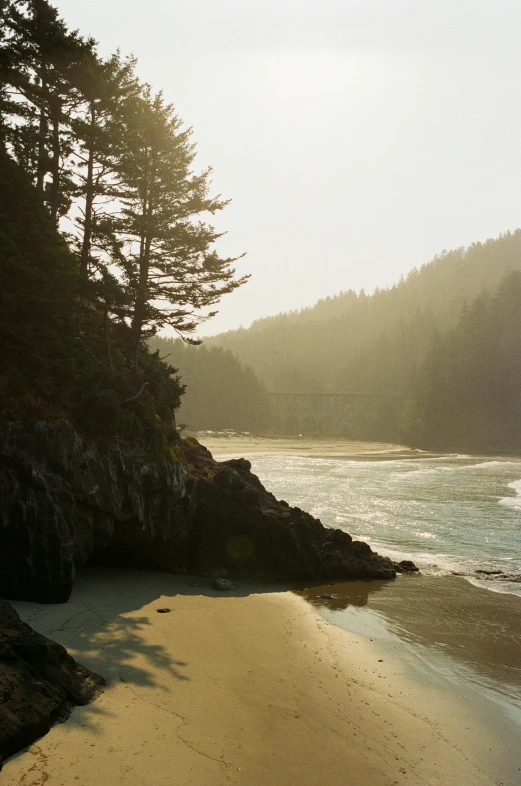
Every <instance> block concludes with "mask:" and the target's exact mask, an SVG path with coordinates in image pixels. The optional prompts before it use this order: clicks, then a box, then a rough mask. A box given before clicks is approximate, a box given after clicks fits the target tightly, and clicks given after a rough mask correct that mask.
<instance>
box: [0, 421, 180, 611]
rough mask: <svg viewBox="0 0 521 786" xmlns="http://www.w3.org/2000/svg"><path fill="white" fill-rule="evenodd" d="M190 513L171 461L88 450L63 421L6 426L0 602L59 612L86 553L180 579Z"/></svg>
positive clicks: (116, 449)
mask: <svg viewBox="0 0 521 786" xmlns="http://www.w3.org/2000/svg"><path fill="white" fill-rule="evenodd" d="M189 507H190V501H189V499H188V497H187V494H186V486H185V470H184V467H183V465H182V464H181V463H180V462H179V461H177V462H176V461H174V460H170V459H166V458H165V459H161V460H156V461H150V460H148V459H147V458H146V457H145V456H144V455H143V453H142V452H141V451H139V450H137V449H135V448H133V447H132V446H129V445H126V444H123V443H122V444H114V445H112V446H110V447H108V448H106V449H104V450H103V452H101V451H98V450H95V449H89V448H88V447H86V446H85V445H84V443H83V442H82V440H81V439H80V437H79V436H78V434H76V432H75V431H74V430H73V429H72V428H71V427H70V426H69V424H68V423H67V422H66V421H64V420H59V421H54V422H42V423H38V424H37V425H36V426H35V427H33V428H29V427H25V426H23V425H20V424H12V425H11V426H10V428H9V429H8V430H7V431H5V432H4V433H3V434H2V435H1V436H0V596H3V597H4V598H8V599H14V598H16V599H19V600H36V601H38V602H40V603H61V602H65V601H66V600H67V599H68V598H69V595H70V592H71V588H72V584H73V582H74V576H75V573H76V569H77V567H79V566H81V565H83V564H85V562H87V561H88V560H89V559H90V558H91V557H92V555H93V554H94V553H99V554H104V555H105V557H106V559H107V561H109V562H110V563H111V564H121V565H126V564H129V565H133V566H137V567H147V568H163V569H164V570H177V569H181V568H182V567H183V564H184V562H185V559H184V554H183V544H184V542H185V541H186V533H187V527H188V515H187V514H188V512H189Z"/></svg>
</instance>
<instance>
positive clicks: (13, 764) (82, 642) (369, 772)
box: [0, 569, 517, 786]
mask: <svg viewBox="0 0 521 786" xmlns="http://www.w3.org/2000/svg"><path fill="white" fill-rule="evenodd" d="M201 584H203V585H206V586H200V585H201ZM209 584H210V582H209V581H205V580H201V579H189V578H188V577H176V576H172V575H167V574H159V573H148V572H145V571H139V572H138V571H119V570H108V569H89V570H87V571H85V572H84V573H83V574H82V575H81V576H80V577H79V579H78V581H77V584H76V586H75V588H74V591H73V595H72V598H71V600H70V602H69V603H68V604H66V605H60V606H41V605H37V604H33V603H22V602H18V603H15V604H14V605H15V607H16V608H17V610H18V612H19V613H20V614H21V616H22V617H23V618H24V619H25V620H27V621H28V622H30V623H31V624H32V625H33V627H35V628H36V629H37V630H39V631H40V632H43V633H46V634H47V635H49V636H51V637H52V638H54V639H55V640H57V641H59V642H61V643H62V644H64V645H65V646H67V647H68V648H69V650H70V651H71V652H72V654H74V655H75V656H76V657H77V659H78V660H80V662H82V663H84V664H85V665H87V666H88V667H90V668H91V669H93V670H94V671H97V672H99V673H101V674H103V675H104V676H105V677H106V678H107V681H108V685H107V689H106V691H105V693H104V694H103V695H102V696H101V697H100V698H99V699H98V700H97V701H96V702H95V703H93V704H91V705H89V706H87V707H83V708H76V709H75V710H74V711H73V713H72V715H71V717H70V719H69V720H68V721H67V722H66V723H63V724H60V725H57V726H55V727H54V728H53V729H52V730H51V732H50V733H49V734H48V735H47V736H46V737H44V738H42V739H40V740H39V741H37V742H36V743H35V744H33V745H32V746H31V747H30V748H29V749H28V751H27V752H24V753H21V754H19V755H17V756H15V757H13V758H12V759H10V760H9V761H7V762H6V764H5V765H4V770H3V771H2V774H1V775H0V782H1V783H5V784H6V785H8V786H15V785H16V784H23V786H40V785H41V784H44V783H45V784H46V786H70V784H78V785H79V786H99V784H110V785H111V786H117V785H118V784H132V785H133V786H167V784H168V786H172V785H173V784H175V785H176V786H188V784H193V785H194V786H224V785H225V784H227V785H228V784H243V785H244V786H266V785H267V784H270V785H271V784H273V786H310V784H312V785H313V786H332V785H333V784H350V786H396V785H397V784H402V783H410V784H414V785H415V786H422V785H423V784H425V786H427V784H428V785H429V786H434V785H439V786H449V784H450V785H451V786H452V785H453V784H454V785H455V786H456V785H457V786H482V785H483V786H485V784H504V786H510V784H512V785H513V784H514V783H517V781H515V780H514V779H513V778H512V779H510V778H509V776H508V773H507V772H506V765H505V762H506V761H507V759H508V752H507V751H506V750H505V745H504V740H503V739H502V737H501V731H500V729H499V728H496V727H495V726H494V723H493V719H487V718H486V717H482V716H481V715H480V713H479V712H477V711H474V710H473V708H472V706H471V705H470V704H467V703H466V702H465V701H464V700H463V699H462V698H461V697H460V696H457V695H451V694H450V693H448V692H444V691H442V690H439V689H438V688H436V687H435V686H433V685H432V684H430V683H429V681H422V680H421V679H418V678H417V677H416V678H415V679H412V678H411V676H410V674H409V670H408V667H407V664H406V662H405V660H404V659H403V658H402V657H401V653H400V650H399V648H398V649H396V647H395V649H394V652H391V651H389V648H387V649H385V651H384V648H382V646H381V644H380V643H379V642H378V641H376V640H373V641H371V637H370V636H369V635H360V634H358V633H353V632H352V631H345V630H341V629H339V628H337V627H336V626H333V625H331V624H329V623H328V622H327V621H326V620H324V619H323V618H321V617H320V616H319V615H318V613H317V612H316V610H315V609H314V608H313V606H312V604H311V603H309V602H307V601H306V600H305V599H304V598H303V597H300V596H299V595H297V594H295V593H293V592H289V591H287V589H285V588H280V587H273V586H260V585H255V586H254V585H249V584H248V585H247V584H241V583H239V584H238V587H237V590H236V591H233V592H232V593H218V592H216V591H215V590H213V589H211V587H210V586H209ZM158 609H169V612H168V613H158Z"/></svg>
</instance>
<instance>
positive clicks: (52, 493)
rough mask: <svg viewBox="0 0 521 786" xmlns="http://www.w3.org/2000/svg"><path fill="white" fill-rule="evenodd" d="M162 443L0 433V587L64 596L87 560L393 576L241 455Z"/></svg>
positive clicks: (190, 569)
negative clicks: (160, 453)
mask: <svg viewBox="0 0 521 786" xmlns="http://www.w3.org/2000/svg"><path fill="white" fill-rule="evenodd" d="M174 447H175V450H172V451H171V453H172V457H168V456H165V457H161V458H152V457H150V456H148V455H146V454H145V453H144V452H143V451H142V450H138V449H137V448H136V447H134V446H132V445H128V444H125V443H122V442H120V443H114V444H112V445H108V446H105V447H104V448H103V449H100V448H95V447H90V446H87V445H85V444H84V443H83V441H82V440H81V439H80V437H79V436H78V435H77V434H76V433H75V432H74V430H73V429H72V428H71V427H70V426H69V424H68V423H67V422H66V421H64V420H60V421H54V422H50V421H49V422H42V423H39V424H37V425H36V426H35V427H26V426H24V425H23V424H12V425H11V426H10V427H9V428H8V429H6V430H5V431H4V432H3V433H2V434H0V595H3V596H4V597H7V598H17V599H23V600H36V601H39V602H49V603H59V602H65V601H66V600H67V599H68V597H69V594H70V591H71V587H72V584H73V582H74V577H75V573H76V570H77V568H78V567H80V566H81V565H83V564H85V563H86V562H87V561H90V562H91V563H96V564H104V565H111V566H119V567H133V568H140V567H141V568H147V569H153V570H164V571H170V572H173V573H181V572H187V573H197V574H201V573H204V572H207V573H208V574H209V575H213V573H214V571H215V570H216V569H217V568H219V569H224V570H225V571H228V573H229V575H231V576H250V577H266V578H276V579H281V580H293V579H320V578H324V579H330V578H331V579H333V578H334V579H354V578H381V579H388V578H393V577H394V576H395V568H394V567H393V564H392V562H391V561H390V560H389V559H387V558H385V557H381V556H379V555H378V554H375V553H374V552H373V551H372V550H371V548H370V546H369V545H368V544H366V543H361V542H358V541H353V540H352V538H351V536H350V535H348V534H347V533H345V532H342V531H341V530H339V529H329V528H327V527H324V526H323V525H322V524H321V522H320V521H319V520H318V519H315V518H313V516H310V515H309V514H308V513H305V512H304V511H302V510H300V509H299V508H295V507H290V506H289V505H288V504H287V503H286V502H279V501H277V500H276V499H275V497H274V496H273V494H270V493H269V492H268V491H266V489H265V488H264V487H263V485H262V483H261V482H260V480H259V479H258V478H257V477H256V476H255V475H254V474H253V473H252V472H251V465H250V462H249V461H247V460H246V459H232V460H230V461H226V462H222V463H220V462H217V461H215V460H214V459H213V457H212V455H211V453H210V452H209V451H208V450H207V449H206V448H204V447H203V446H202V445H199V443H198V442H197V441H196V440H194V439H189V440H179V442H178V443H176V445H175V446H174ZM402 564H405V562H404V563H400V565H402ZM411 564H412V563H411ZM410 569H414V566H413V568H410Z"/></svg>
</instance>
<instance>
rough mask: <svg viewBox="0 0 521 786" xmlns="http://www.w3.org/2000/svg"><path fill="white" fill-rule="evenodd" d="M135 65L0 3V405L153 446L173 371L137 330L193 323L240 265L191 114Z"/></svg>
mask: <svg viewBox="0 0 521 786" xmlns="http://www.w3.org/2000/svg"><path fill="white" fill-rule="evenodd" d="M135 66H136V63H135V60H134V59H133V58H124V57H123V56H122V55H121V54H120V53H119V52H118V53H116V54H115V55H113V56H112V57H109V58H108V59H103V58H101V57H100V55H99V54H98V51H97V45H96V42H95V41H93V40H92V39H89V38H84V37H82V36H81V35H80V34H79V33H78V32H77V31H71V30H69V29H68V28H67V25H66V24H65V22H64V21H63V20H62V19H60V17H59V15H58V13H57V11H56V9H55V8H54V7H53V6H52V5H50V4H49V3H48V2H46V0H7V1H6V2H3V3H0V241H1V242H0V306H1V310H0V341H1V345H2V364H1V366H0V394H1V395H0V420H3V421H6V420H9V419H33V418H41V417H53V416H64V415H65V416H67V417H68V418H69V419H70V420H71V421H72V422H73V423H74V425H75V427H76V428H79V429H80V430H81V432H82V433H83V434H88V435H91V436H93V437H96V438H105V437H110V436H114V435H117V436H125V437H128V438H131V439H133V440H135V441H138V442H140V443H141V444H143V445H148V446H156V447H157V446H158V445H162V444H165V442H166V443H167V442H168V439H169V437H170V436H172V430H173V425H172V424H173V419H174V410H175V408H176V407H177V406H178V404H179V397H180V394H181V391H182V386H181V384H180V383H179V381H178V380H177V378H176V377H175V371H174V370H173V369H172V367H170V366H168V365H166V364H164V363H162V362H161V361H160V359H159V357H158V356H157V355H154V354H153V353H151V352H150V351H149V349H148V345H147V340H148V339H149V338H150V337H151V336H153V335H155V334H156V332H157V331H158V330H159V329H161V328H163V327H165V326H168V327H170V328H172V329H174V330H175V331H176V333H177V334H178V335H182V336H185V337H187V338H189V336H190V335H191V334H192V333H193V332H194V330H195V329H196V328H197V326H198V325H199V324H200V323H201V322H204V321H205V320H206V319H208V318H209V317H210V316H211V308H212V306H213V305H214V304H215V303H217V302H218V301H219V299H220V298H221V297H222V296H223V295H224V294H226V293H228V292H231V291H232V290H234V289H235V288H236V287H238V286H240V285H241V283H242V282H243V281H244V279H241V278H237V277H236V276H235V268H234V262H235V260H234V259H232V258H223V257H221V256H219V254H218V253H217V251H216V247H215V241H216V240H217V239H218V237H219V235H218V233H216V231H215V230H214V229H213V227H212V226H211V224H209V223H208V222H207V220H206V219H208V217H211V216H212V215H213V214H215V213H216V212H217V211H220V210H221V209H222V208H224V207H225V205H226V201H224V200H222V199H221V198H219V197H218V198H213V197H211V196H210V194H209V170H203V171H198V170H197V169H196V168H195V167H194V159H195V147H194V144H193V142H192V139H191V132H190V130H188V129H186V128H184V126H183V124H182V122H181V120H180V119H179V117H178V116H177V115H176V113H175V110H174V108H173V107H172V106H171V105H169V104H168V103H166V101H165V100H164V98H163V96H162V94H161V93H160V92H157V93H155V92H154V91H153V90H152V88H151V87H150V86H149V85H147V84H144V83H142V82H140V80H139V79H138V77H137V75H136V70H135Z"/></svg>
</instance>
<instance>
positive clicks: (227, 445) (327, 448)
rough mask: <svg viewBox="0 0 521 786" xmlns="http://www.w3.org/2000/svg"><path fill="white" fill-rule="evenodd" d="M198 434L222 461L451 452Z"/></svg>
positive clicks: (403, 456)
mask: <svg viewBox="0 0 521 786" xmlns="http://www.w3.org/2000/svg"><path fill="white" fill-rule="evenodd" d="M194 436H195V438H196V439H197V440H198V442H200V443H201V445H204V447H206V448H208V450H209V451H210V453H212V455H214V456H215V458H216V459H217V460H218V461H219V460H224V459H225V458H239V457H244V458H248V456H261V455H270V454H284V455H287V456H300V457H304V458H305V457H311V458H336V459H342V458H344V459H349V460H351V461H356V460H359V459H363V460H364V461H371V460H373V461H382V460H383V461H385V460H388V461H389V460H392V461H397V460H402V459H409V458H411V459H413V458H415V459H418V458H442V457H443V456H445V455H448V454H446V453H431V452H429V451H425V450H417V449H414V448H408V447H406V446H404V445H395V444H392V443H387V442H362V441H360V440H349V439H340V438H333V437H328V438H318V437H265V436H255V435H254V434H250V435H246V434H235V433H232V434H227V433H226V432H211V433H210V432H196V433H195V434H194Z"/></svg>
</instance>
